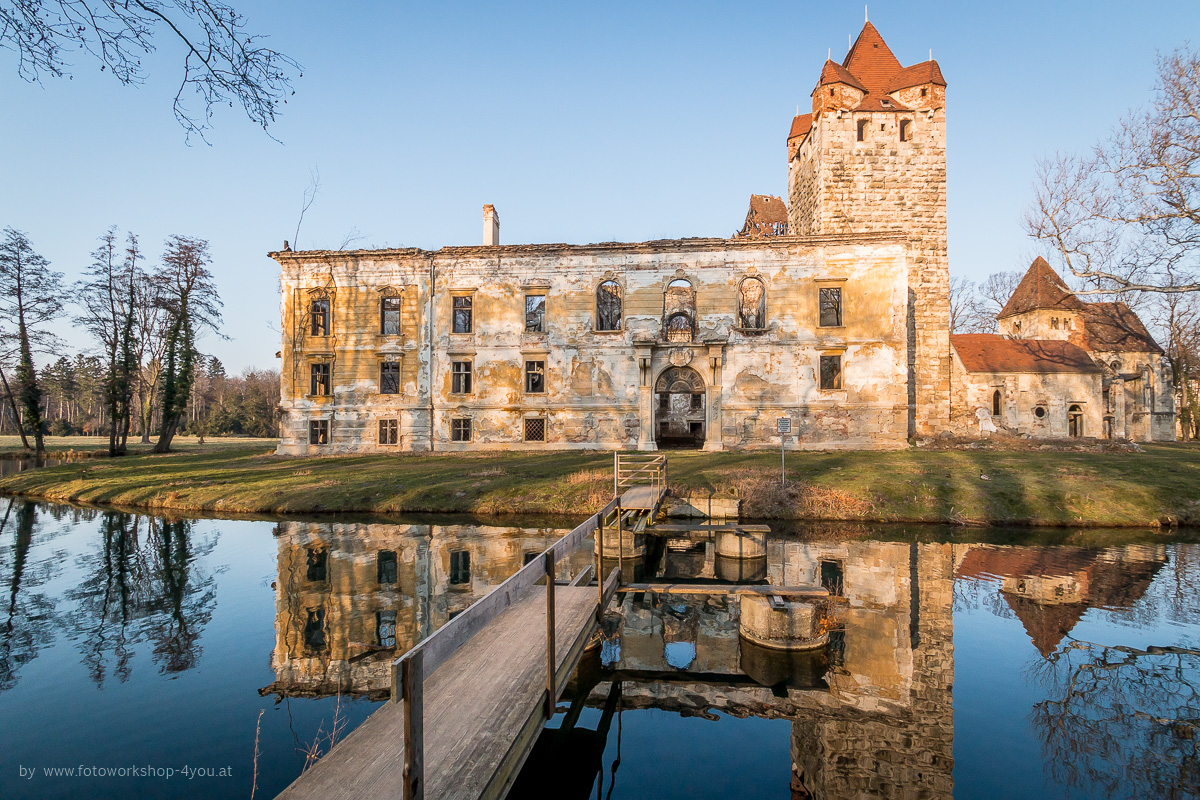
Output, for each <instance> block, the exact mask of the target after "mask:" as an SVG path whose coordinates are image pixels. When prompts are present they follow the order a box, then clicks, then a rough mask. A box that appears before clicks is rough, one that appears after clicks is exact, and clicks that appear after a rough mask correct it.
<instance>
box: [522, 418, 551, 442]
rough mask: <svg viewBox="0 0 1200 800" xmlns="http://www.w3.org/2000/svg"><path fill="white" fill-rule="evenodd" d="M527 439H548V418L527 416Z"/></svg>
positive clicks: (529, 440) (531, 440) (541, 440)
mask: <svg viewBox="0 0 1200 800" xmlns="http://www.w3.org/2000/svg"><path fill="white" fill-rule="evenodd" d="M525 441H527V442H544V441H546V420H545V418H543V417H526V418H525Z"/></svg>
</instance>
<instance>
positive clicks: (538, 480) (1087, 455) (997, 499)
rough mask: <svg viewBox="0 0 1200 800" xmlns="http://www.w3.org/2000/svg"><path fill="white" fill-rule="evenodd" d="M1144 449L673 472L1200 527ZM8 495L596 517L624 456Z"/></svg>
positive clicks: (54, 476) (1029, 518)
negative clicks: (785, 477) (615, 464)
mask: <svg viewBox="0 0 1200 800" xmlns="http://www.w3.org/2000/svg"><path fill="white" fill-rule="evenodd" d="M60 441H70V442H71V443H72V444H75V442H77V441H79V438H78V437H71V438H70V439H68V440H60ZM56 444H57V443H56ZM74 449H76V450H78V449H80V448H79V447H78V446H76V447H75V448H74ZM1145 450H1146V452H1144V453H1113V452H1099V451H1097V452H1053V451H1049V452H1044V451H1037V450H1034V451H987V450H936V451H930V450H921V449H909V450H900V451H890V452H844V453H843V452H835V453H790V454H789V455H788V473H789V482H790V485H789V486H788V488H787V489H786V490H785V489H781V488H780V486H779V454H778V453H774V452H758V453H695V452H671V453H669V456H670V483H671V487H672V489H673V490H674V492H675V493H676V494H687V493H693V492H700V493H704V492H709V493H714V494H717V495H722V496H734V497H740V498H742V501H743V512H742V513H743V516H744V517H761V518H778V519H825V520H869V521H886V522H893V521H895V522H901V521H904V522H907V521H921V522H954V523H978V524H1024V525H1069V526H1081V525H1097V526H1143V525H1157V524H1160V523H1161V522H1164V521H1171V520H1174V521H1177V522H1179V523H1181V524H1186V525H1200V446H1198V445H1195V444H1175V445H1148V446H1146V448H1145ZM981 475H982V476H987V479H986V480H985V479H983V478H981ZM0 492H4V493H15V494H21V495H27V496H32V497H39V498H45V499H51V500H64V501H75V502H84V503H106V504H114V505H121V506H131V507H142V508H157V509H176V510H189V511H210V512H225V513H313V512H317V513H319V512H337V511H363V512H369V511H377V512H400V511H409V512H417V511H430V512H471V513H476V514H517V513H521V514H524V513H528V514H585V513H589V512H591V511H593V510H595V509H597V508H599V507H600V506H601V505H603V504H604V503H605V502H607V500H608V499H609V498H610V496H611V492H612V455H611V453H576V452H547V453H531V452H519V453H502V452H488V453H470V454H436V455H423V454H395V455H371V456H344V457H324V458H289V457H280V456H276V455H274V454H273V442H271V441H269V440H250V443H248V442H247V440H244V439H243V440H224V441H217V440H209V441H208V442H206V443H205V444H204V445H197V444H196V443H195V440H190V441H185V442H184V443H182V447H181V452H179V453H173V454H169V455H158V456H156V455H131V456H127V457H125V458H118V459H107V458H105V459H87V460H83V461H78V462H73V463H70V464H65V465H63V466H59V467H50V468H45V469H39V470H31V471H27V472H23V473H19V474H16V475H12V476H10V477H8V478H5V479H3V480H0Z"/></svg>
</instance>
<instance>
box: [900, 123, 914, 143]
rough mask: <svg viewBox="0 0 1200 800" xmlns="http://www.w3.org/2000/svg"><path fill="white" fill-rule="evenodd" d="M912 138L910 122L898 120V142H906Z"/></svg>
mask: <svg viewBox="0 0 1200 800" xmlns="http://www.w3.org/2000/svg"><path fill="white" fill-rule="evenodd" d="M911 138H912V120H911V119H902V120H900V141H902V142H907V141H908V140H909V139H911Z"/></svg>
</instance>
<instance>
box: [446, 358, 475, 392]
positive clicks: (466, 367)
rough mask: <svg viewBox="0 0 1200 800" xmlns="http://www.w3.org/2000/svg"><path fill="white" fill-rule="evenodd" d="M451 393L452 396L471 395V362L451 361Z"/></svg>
mask: <svg viewBox="0 0 1200 800" xmlns="http://www.w3.org/2000/svg"><path fill="white" fill-rule="evenodd" d="M450 375H451V380H450V392H451V393H452V394H470V393H471V362H470V361H451V362H450Z"/></svg>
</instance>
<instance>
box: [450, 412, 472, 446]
mask: <svg viewBox="0 0 1200 800" xmlns="http://www.w3.org/2000/svg"><path fill="white" fill-rule="evenodd" d="M450 441H452V442H469V441H471V420H470V418H469V417H468V418H463V419H452V420H450Z"/></svg>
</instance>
